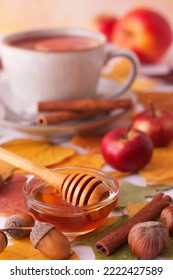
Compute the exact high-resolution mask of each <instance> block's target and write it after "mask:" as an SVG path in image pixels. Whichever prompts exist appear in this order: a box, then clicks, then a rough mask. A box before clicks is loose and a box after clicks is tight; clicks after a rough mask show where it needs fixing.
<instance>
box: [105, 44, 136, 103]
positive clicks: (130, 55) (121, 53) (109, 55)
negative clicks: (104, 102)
mask: <svg viewBox="0 0 173 280" xmlns="http://www.w3.org/2000/svg"><path fill="white" fill-rule="evenodd" d="M121 56H122V57H125V58H128V59H129V61H130V62H131V66H132V69H131V71H130V74H129V76H128V78H127V80H126V81H125V82H124V83H123V84H122V86H121V87H120V89H119V90H118V91H116V92H115V93H111V94H108V96H107V98H114V97H116V98H117V97H118V96H120V95H122V94H123V93H125V91H126V90H127V89H129V88H130V86H131V84H132V83H133V81H134V79H135V78H136V76H137V72H138V67H139V64H140V63H139V60H138V58H137V56H136V55H135V54H134V53H133V52H131V51H128V50H112V49H109V50H108V51H107V57H106V61H105V64H106V63H107V62H108V61H109V60H110V59H112V58H115V57H121Z"/></svg>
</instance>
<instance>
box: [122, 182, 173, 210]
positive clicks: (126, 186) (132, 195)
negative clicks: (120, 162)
mask: <svg viewBox="0 0 173 280" xmlns="http://www.w3.org/2000/svg"><path fill="white" fill-rule="evenodd" d="M169 189H172V187H171V186H169V185H149V186H145V187H143V186H137V185H134V184H131V183H129V182H123V183H122V184H121V187H120V196H119V201H118V205H119V206H120V207H126V206H127V205H128V204H129V202H131V203H137V202H143V201H144V200H145V199H146V198H147V197H153V196H155V194H156V193H157V192H158V191H165V190H169Z"/></svg>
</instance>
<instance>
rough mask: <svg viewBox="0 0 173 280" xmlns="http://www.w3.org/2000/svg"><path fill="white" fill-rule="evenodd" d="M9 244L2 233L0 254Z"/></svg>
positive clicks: (0, 232)
mask: <svg viewBox="0 0 173 280" xmlns="http://www.w3.org/2000/svg"><path fill="white" fill-rule="evenodd" d="M7 244H8V240H7V236H6V234H5V233H4V232H3V231H0V254H1V253H2V252H3V251H4V249H5V248H6V247H7Z"/></svg>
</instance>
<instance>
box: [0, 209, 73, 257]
mask: <svg viewBox="0 0 173 280" xmlns="http://www.w3.org/2000/svg"><path fill="white" fill-rule="evenodd" d="M6 234H7V235H8V236H9V237H11V238H14V239H20V238H22V237H24V236H26V235H29V234H30V240H31V243H32V245H33V247H34V248H36V249H37V250H39V251H40V253H42V254H43V255H44V256H45V257H47V258H49V259H52V260H67V259H69V258H70V255H71V244H70V242H69V240H68V239H67V237H66V236H65V235H64V234H63V233H62V232H60V231H58V230H56V229H55V227H54V226H53V225H51V224H49V223H45V222H38V221H35V220H34V218H33V217H32V216H31V215H29V214H26V213H20V214H17V215H12V216H9V217H8V218H7V220H6V223H5V225H4V229H1V230H0V253H2V252H3V251H4V249H5V248H6V247H7V245H8V239H7V235H6Z"/></svg>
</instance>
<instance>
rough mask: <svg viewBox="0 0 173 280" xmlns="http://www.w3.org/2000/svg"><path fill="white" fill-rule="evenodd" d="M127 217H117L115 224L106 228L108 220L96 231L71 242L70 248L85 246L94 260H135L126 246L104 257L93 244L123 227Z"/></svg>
mask: <svg viewBox="0 0 173 280" xmlns="http://www.w3.org/2000/svg"><path fill="white" fill-rule="evenodd" d="M127 219H128V218H127V216H121V217H118V218H117V220H116V222H113V223H112V224H111V225H109V226H108V223H109V218H108V219H107V221H106V222H105V223H104V225H102V226H101V227H99V228H98V229H96V230H94V231H92V232H90V233H88V234H84V235H81V236H79V237H77V238H76V239H74V240H73V241H72V246H77V245H87V246H90V247H91V248H92V250H93V252H94V254H95V258H96V259H97V260H135V259H137V257H136V256H135V255H134V254H133V253H132V252H131V250H130V248H129V246H128V244H127V243H126V244H124V245H123V246H122V247H121V248H119V249H118V250H116V251H115V252H114V253H112V254H111V255H109V256H105V255H103V254H102V253H99V252H97V251H96V249H95V243H96V242H97V241H98V240H100V239H101V238H103V237H104V236H105V235H107V234H109V233H110V232H112V231H114V230H115V229H117V228H118V227H120V226H121V225H123V224H124V223H125V222H126V221H127Z"/></svg>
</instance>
